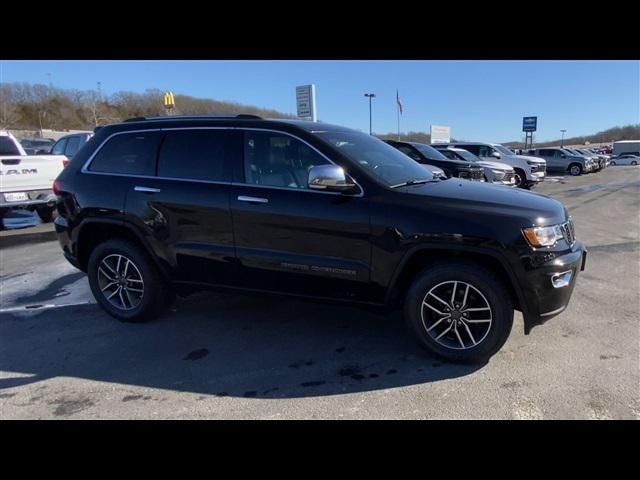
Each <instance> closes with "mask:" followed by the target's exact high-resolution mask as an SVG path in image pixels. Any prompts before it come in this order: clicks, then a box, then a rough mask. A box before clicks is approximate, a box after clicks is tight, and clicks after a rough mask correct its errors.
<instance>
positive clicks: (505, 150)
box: [493, 145, 515, 156]
mask: <svg viewBox="0 0 640 480" xmlns="http://www.w3.org/2000/svg"><path fill="white" fill-rule="evenodd" d="M493 148H495V149H496V150H498V151H499V152H500V153H502V154H503V155H508V156H510V155H515V153H513V152H512V151H511V150H509V149H508V148H507V147H504V146H502V145H493Z"/></svg>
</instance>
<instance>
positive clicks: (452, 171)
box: [385, 140, 484, 182]
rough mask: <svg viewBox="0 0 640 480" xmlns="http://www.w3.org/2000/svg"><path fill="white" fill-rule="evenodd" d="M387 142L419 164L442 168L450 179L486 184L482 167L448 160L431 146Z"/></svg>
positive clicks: (393, 141) (394, 141)
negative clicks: (463, 179)
mask: <svg viewBox="0 0 640 480" xmlns="http://www.w3.org/2000/svg"><path fill="white" fill-rule="evenodd" d="M385 142H387V143H388V144H389V145H391V146H392V147H395V148H397V149H398V150H400V151H401V152H402V153H404V154H406V155H408V156H409V157H411V158H413V159H414V160H415V161H416V162H418V163H421V164H423V165H424V164H428V165H433V166H435V167H438V168H441V169H442V170H444V173H445V174H446V175H447V177H449V178H451V177H458V178H465V179H467V180H476V181H479V182H484V169H483V168H482V167H479V166H478V165H473V164H472V163H470V162H465V161H462V160H454V159H452V158H447V157H445V156H444V155H443V154H442V153H440V152H439V151H438V150H436V149H435V148H433V147H432V146H431V145H426V144H424V143H418V142H398V141H396V140H385Z"/></svg>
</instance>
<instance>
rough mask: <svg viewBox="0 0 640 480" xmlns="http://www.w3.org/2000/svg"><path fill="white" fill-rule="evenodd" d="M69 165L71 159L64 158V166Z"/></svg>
mask: <svg viewBox="0 0 640 480" xmlns="http://www.w3.org/2000/svg"><path fill="white" fill-rule="evenodd" d="M67 165H69V159H68V158H65V159H64V160H62V168H64V167H66V166H67Z"/></svg>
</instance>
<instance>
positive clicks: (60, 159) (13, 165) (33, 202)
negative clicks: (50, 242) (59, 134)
mask: <svg viewBox="0 0 640 480" xmlns="http://www.w3.org/2000/svg"><path fill="white" fill-rule="evenodd" d="M67 162H68V159H67V157H65V156H64V155H27V154H26V152H25V151H24V149H23V148H22V146H21V145H20V143H19V142H18V141H17V140H16V138H15V137H14V136H13V135H12V134H11V133H9V132H7V131H2V130H0V225H1V223H2V218H3V217H4V216H5V215H6V214H7V213H8V212H9V211H10V210H11V209H12V208H25V209H28V210H31V211H33V210H35V211H36V212H37V213H38V215H39V216H40V218H41V219H42V221H43V222H50V221H52V220H53V217H54V210H55V200H56V197H55V195H54V193H53V181H54V180H55V179H56V177H57V176H58V174H59V173H60V172H61V171H62V169H63V168H64V167H65V166H66V164H67Z"/></svg>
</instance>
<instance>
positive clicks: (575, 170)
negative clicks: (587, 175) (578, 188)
mask: <svg viewBox="0 0 640 480" xmlns="http://www.w3.org/2000/svg"><path fill="white" fill-rule="evenodd" d="M579 173H580V168H579V167H571V175H578V174H579Z"/></svg>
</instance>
